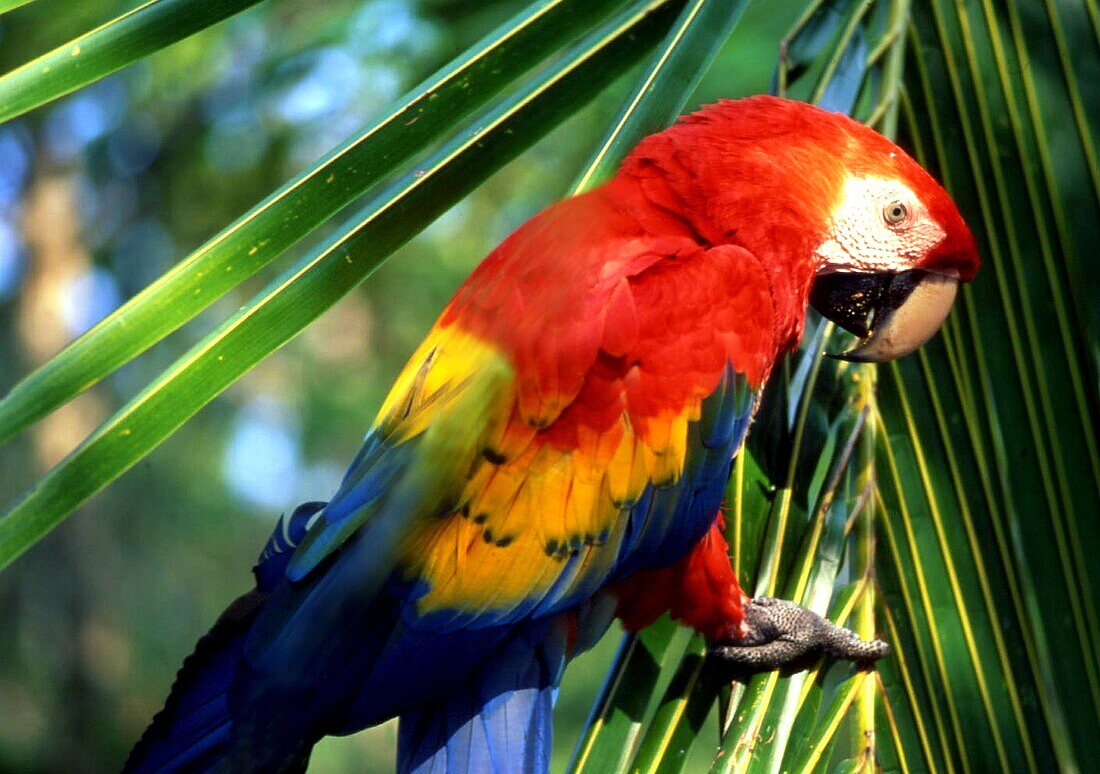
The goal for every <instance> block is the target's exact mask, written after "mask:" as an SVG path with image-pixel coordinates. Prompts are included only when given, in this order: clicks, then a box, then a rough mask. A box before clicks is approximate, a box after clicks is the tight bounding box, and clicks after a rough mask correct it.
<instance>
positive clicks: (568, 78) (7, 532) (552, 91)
mask: <svg viewBox="0 0 1100 774" xmlns="http://www.w3.org/2000/svg"><path fill="white" fill-rule="evenodd" d="M677 10H678V8H677V6H676V4H674V3H670V2H665V1H664V0H653V1H652V2H650V3H642V4H640V5H638V6H631V7H628V8H627V9H625V10H624V11H623V12H622V13H620V14H618V15H617V16H616V17H615V18H613V19H612V20H611V21H610V22H608V23H607V24H605V25H603V26H602V27H601V28H600V29H598V30H597V31H596V32H594V33H592V34H591V35H589V36H588V37H586V38H585V39H583V40H582V41H581V42H579V43H578V44H576V46H574V47H573V48H572V49H571V50H570V51H568V52H566V55H565V56H564V57H563V58H562V59H561V60H560V61H559V62H558V63H557V65H556V66H554V67H552V68H549V69H547V70H546V71H545V72H543V73H541V74H540V75H539V77H538V78H537V79H536V80H535V81H534V82H532V83H530V84H528V85H526V86H525V87H524V88H523V89H521V90H520V91H519V92H518V93H517V94H515V95H514V96H513V97H511V98H509V99H508V100H507V101H506V102H504V104H502V105H500V106H499V107H496V108H495V109H493V110H490V111H489V112H488V113H487V114H486V115H484V116H482V117H481V118H480V119H479V120H478V122H477V123H476V125H475V127H474V128H473V129H472V130H471V131H469V132H466V133H463V134H462V135H461V136H460V137H458V138H456V139H455V140H453V141H452V142H450V143H448V144H447V145H445V146H444V147H443V148H442V149H441V150H440V151H438V152H437V153H436V154H434V155H433V156H432V157H431V158H430V159H429V160H427V161H426V162H424V163H423V164H421V165H419V167H418V168H417V169H416V170H413V171H411V172H409V173H408V174H407V175H404V176H402V177H401V178H399V179H398V180H397V182H395V183H394V184H393V186H392V187H391V188H390V189H389V190H388V191H386V192H384V193H383V194H381V195H380V196H379V197H378V198H377V199H376V200H375V201H373V202H371V203H370V204H368V205H367V206H366V207H365V208H363V210H361V211H360V212H359V213H358V214H357V215H356V216H355V217H353V218H352V219H351V220H350V221H349V222H348V223H347V224H345V226H344V227H342V228H339V229H337V230H336V232H335V234H334V235H333V236H331V237H330V238H329V239H327V240H326V241H325V242H324V243H323V244H322V245H321V246H320V247H319V248H318V249H316V250H315V251H313V252H311V253H310V254H308V255H307V256H306V257H305V258H303V259H302V260H301V261H299V262H298V263H297V264H296V265H295V266H293V267H292V268H291V269H289V270H288V271H287V272H285V273H284V274H283V275H281V276H280V277H278V278H276V279H275V280H274V281H273V282H272V283H271V285H270V286H269V287H268V289H267V290H265V291H264V292H262V293H261V294H259V296H257V297H256V298H255V299H253V301H252V302H250V303H249V304H247V305H245V306H244V307H243V308H242V309H241V310H240V311H239V312H238V313H237V314H235V315H234V316H233V317H232V318H230V319H229V320H228V321H227V322H226V323H224V324H223V325H221V326H220V327H219V328H218V329H216V330H215V331H214V332H212V333H211V334H210V335H209V336H207V338H206V339H204V340H203V341H202V342H200V343H199V344H198V345H196V346H195V347H194V348H193V349H192V350H191V351H190V352H188V353H187V354H185V355H184V356H183V357H181V358H180V359H179V360H178V361H177V362H176V363H175V364H174V365H173V366H172V367H171V368H170V369H169V370H168V371H167V372H165V373H164V374H163V375H162V376H160V377H159V378H158V379H156V380H155V381H154V382H153V383H152V384H151V385H149V387H147V388H146V389H145V390H144V391H143V392H142V393H141V394H139V395H138V396H137V397H135V398H134V399H133V400H132V401H131V402H130V403H128V404H127V405H126V406H124V407H123V408H122V409H121V410H120V411H119V412H118V413H117V414H116V415H115V416H114V417H112V418H111V419H110V420H108V421H107V422H106V423H104V424H103V425H102V426H101V427H100V428H98V429H97V430H96V431H95V432H94V433H93V434H92V435H91V436H90V437H89V438H88V439H86V440H85V441H84V443H82V444H81V445H80V447H79V448H78V449H77V450H76V451H74V452H73V453H72V454H71V455H70V456H69V457H67V458H66V459H65V460H63V461H62V462H61V463H59V464H58V466H57V467H55V468H54V469H53V470H52V471H50V472H49V473H47V474H46V475H45V476H44V477H43V478H42V479H41V480H40V481H39V482H38V483H37V484H36V485H35V487H34V488H32V489H31V490H30V491H28V492H27V493H26V494H25V495H24V497H23V498H22V499H21V500H19V502H17V503H16V504H15V506H14V507H13V508H12V509H11V510H10V511H9V512H8V513H7V515H6V516H4V517H3V519H0V566H3V565H5V564H7V563H8V562H10V561H11V560H12V559H14V558H15V557H16V556H18V555H19V554H20V553H22V552H23V551H25V550H26V549H27V548H28V547H30V546H31V545H32V544H33V543H34V542H35V541H36V540H38V539H39V538H41V537H42V536H43V535H44V534H46V532H48V531H49V530H50V529H51V528H52V527H53V526H54V525H56V524H57V523H58V522H59V521H60V520H62V519H63V518H64V517H65V516H66V515H67V514H68V513H69V512H71V511H72V509H73V508H75V507H76V506H77V505H79V504H80V503H81V502H83V501H84V500H85V499H87V498H88V497H90V496H91V495H92V494H94V493H95V492H96V491H97V490H98V489H100V488H102V487H103V486H106V485H107V484H108V483H110V482H111V481H113V480H114V479H115V478H116V477H117V476H119V475H121V474H122V473H123V472H124V471H125V470H127V469H128V468H129V467H130V466H131V465H133V464H134V463H135V462H137V461H138V460H139V459H141V458H142V457H143V456H144V455H145V454H147V453H148V452H149V451H151V450H152V449H153V448H154V447H155V446H156V445H157V444H159V443H160V442H161V441H163V440H164V438H166V437H167V436H168V435H170V434H171V433H172V432H173V431H174V430H175V429H176V428H177V427H179V426H180V425H181V424H182V423H183V422H184V421H186V420H187V419H188V418H189V417H191V416H192V415H193V414H194V413H195V412H196V411H198V410H199V409H200V408H201V407H202V406H204V405H206V403H208V402H209V401H210V400H211V399H213V398H214V397H215V396H216V395H217V394H218V393H219V392H221V391H222V390H224V389H225V388H226V387H227V386H228V385H229V384H231V383H232V382H233V381H234V380H235V379H236V378H237V377H239V376H240V375H241V374H243V373H244V372H245V371H246V370H248V369H249V368H250V367H252V366H253V365H254V364H255V363H257V362H258V361H259V360H260V359H262V358H263V357H266V356H267V355H268V354H270V353H271V352H272V351H274V350H275V349H277V348H278V347H280V346H282V345H283V344H284V343H286V341H287V340H289V339H290V338H291V337H292V336H294V335H295V334H297V333H298V332H299V331H301V329H302V328H304V327H305V326H306V325H307V324H308V323H309V322H311V321H312V320H313V319H315V318H316V317H317V316H318V315H320V314H321V313H322V312H323V311H324V310H325V309H327V308H329V307H330V306H331V305H332V304H334V303H335V302H336V301H338V300H339V299H340V298H342V297H343V296H344V295H345V294H346V293H347V292H348V291H350V290H351V289H352V288H353V287H355V286H356V285H357V284H358V283H359V282H361V281H362V280H363V279H364V278H365V277H366V276H367V275H368V274H369V273H370V272H371V271H372V270H373V269H374V268H375V267H376V266H377V265H378V264H379V263H381V262H382V260H384V259H385V258H386V257H387V256H388V255H389V254H390V253H391V252H392V251H393V250H394V249H396V248H397V247H399V246H400V245H401V244H403V243H404V242H405V241H406V240H408V239H409V238H411V237H412V236H413V235H414V234H416V233H417V232H418V231H420V230H421V229H422V228H423V227H424V226H426V225H427V224H428V223H430V222H431V221H432V220H433V219H434V218H435V217H437V216H438V215H439V214H441V213H442V212H444V211H445V210H446V209H447V208H448V207H449V206H451V205H452V204H453V203H454V202H455V201H457V200H458V199H460V198H461V197H462V196H464V195H465V194H466V193H467V192H468V191H470V190H471V189H472V188H473V187H474V186H476V185H477V183H478V182H479V181H481V180H483V179H484V178H485V177H487V176H488V175H490V174H491V173H492V172H493V171H495V170H496V169H498V168H499V167H500V166H501V165H503V164H504V163H505V162H506V161H508V160H509V159H511V158H512V157H514V156H515V155H516V154H517V153H519V152H520V151H522V150H523V149H524V148H526V147H527V146H528V145H530V144H531V143H532V142H534V140H535V139H537V137H539V136H541V134H542V133H544V132H546V131H549V129H550V128H551V127H552V126H554V125H555V124H556V123H557V122H558V121H560V120H562V119H563V118H565V117H566V116H567V115H569V114H570V113H572V112H573V111H575V110H576V109H577V108H578V106H579V105H580V104H583V103H584V102H585V101H586V100H587V99H589V98H591V97H592V96H594V95H595V94H596V93H597V92H598V91H599V89H600V85H601V84H604V83H607V82H608V81H610V80H611V79H613V78H614V77H615V76H617V75H619V74H621V73H622V72H623V71H624V70H625V69H626V68H627V67H629V66H630V65H631V64H633V63H634V62H635V61H637V59H639V58H640V57H641V56H642V55H643V54H644V53H645V52H646V51H647V50H648V49H649V47H650V46H652V45H653V44H654V43H655V42H656V41H657V40H658V39H659V38H660V37H661V35H662V34H663V32H664V31H665V30H666V29H667V28H668V25H669V23H670V22H671V19H672V16H673V14H674V13H675V12H676V11H677Z"/></svg>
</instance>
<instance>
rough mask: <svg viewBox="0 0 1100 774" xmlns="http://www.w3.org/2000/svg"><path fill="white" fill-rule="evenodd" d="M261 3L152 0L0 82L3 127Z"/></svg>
mask: <svg viewBox="0 0 1100 774" xmlns="http://www.w3.org/2000/svg"><path fill="white" fill-rule="evenodd" d="M259 2H260V0H151V2H148V3H145V4H144V5H141V6H139V7H138V8H135V9H134V10H132V11H130V12H128V13H125V14H123V15H122V16H119V17H118V18H116V19H112V20H111V21H109V22H107V23H106V24H104V25H103V26H101V27H98V28H96V29H94V30H92V31H91V32H88V33H86V34H84V35H81V36H80V37H78V38H74V39H73V40H70V41H69V42H68V43H64V44H62V45H60V46H58V47H57V48H55V49H53V50H52V51H48V52H46V53H45V54H43V55H42V56H40V57H38V58H37V59H34V60H32V61H30V62H27V63H26V64H25V65H22V66H20V67H18V68H16V69H15V70H12V71H11V72H9V73H7V74H6V75H4V76H3V77H2V78H0V123H2V122H4V121H8V120H10V119H12V118H14V117H16V116H18V115H22V114H23V113H26V112H27V111H28V110H32V109H34V108H36V107H38V106H39V105H42V104H44V103H46V102H49V101H51V100H54V99H57V98H58V97H61V96H63V95H65V94H68V93H69V92H72V91H76V90H77V89H79V88H80V87H82V86H87V85H88V84H89V83H93V82H94V81H98V80H99V79H100V78H103V77H104V76H107V75H110V74H111V73H113V72H116V71H117V70H121V69H122V68H123V67H125V66H126V65H128V64H132V63H133V62H136V61H137V60H138V59H141V58H142V57H144V56H148V55H149V54H152V53H153V52H155V51H159V50H160V49H162V48H167V47H168V46H170V45H172V44H173V43H176V42H178V41H180V40H183V39H184V38H186V37H189V36H191V35H194V34H195V33H196V32H199V31H200V30H204V29H206V28H207V27H211V26H213V25H215V24H217V23H218V22H220V21H223V20H225V19H227V18H229V17H230V16H233V15H234V14H238V13H240V12H241V11H243V10H245V9H247V8H250V7H252V6H254V5H256V4H257V3H259ZM13 7H14V6H13Z"/></svg>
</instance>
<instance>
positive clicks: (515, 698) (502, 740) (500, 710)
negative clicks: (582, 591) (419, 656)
mask: <svg viewBox="0 0 1100 774" xmlns="http://www.w3.org/2000/svg"><path fill="white" fill-rule="evenodd" d="M566 642H567V634H566V625H565V622H564V619H562V618H557V619H552V620H551V621H544V622H541V623H539V624H535V625H532V626H529V627H528V628H527V630H526V631H524V632H523V633H522V634H521V635H520V636H517V637H515V638H512V639H509V640H508V641H507V642H506V643H504V644H503V645H502V646H501V647H500V648H499V649H497V650H496V651H495V652H494V653H493V654H492V656H491V657H490V658H488V659H487V660H486V661H485V663H484V664H483V665H482V667H481V668H479V669H478V670H477V671H475V672H474V673H473V674H472V675H470V676H469V677H468V678H467V679H466V680H464V681H463V682H462V683H460V684H459V685H457V686H456V687H454V688H453V689H452V690H451V691H450V692H449V693H448V694H446V696H444V697H443V698H442V699H441V700H440V701H438V702H435V703H432V704H429V705H425V706H422V707H419V708H417V709H416V710H414V711H412V712H407V713H405V714H404V715H402V716H401V721H400V730H399V732H398V752H397V770H398V772H400V774H428V773H429V772H432V773H433V774H434V773H437V772H448V773H449V772H473V771H477V772H512V771H533V772H545V771H548V770H549V766H550V750H551V733H552V728H553V726H552V712H553V708H554V700H555V698H556V697H557V690H558V683H559V681H560V680H561V673H562V670H563V669H564V667H565V660H566Z"/></svg>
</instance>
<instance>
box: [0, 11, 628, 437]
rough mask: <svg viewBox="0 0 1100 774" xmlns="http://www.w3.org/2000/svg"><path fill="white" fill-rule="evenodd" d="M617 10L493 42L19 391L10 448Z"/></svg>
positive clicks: (550, 18)
mask: <svg viewBox="0 0 1100 774" xmlns="http://www.w3.org/2000/svg"><path fill="white" fill-rule="evenodd" d="M616 5H621V3H607V4H596V3H590V2H587V1H586V0H544V1H543V2H540V3H536V4H534V5H533V6H532V7H531V8H530V9H528V10H527V11H525V12H523V13H521V14H519V15H518V16H517V17H516V18H515V19H513V20H511V21H510V22H508V23H506V24H505V25H504V26H502V27H501V28H500V29H498V30H496V31H495V32H493V33H491V34H490V35H489V36H488V37H486V38H485V39H484V40H483V41H481V42H480V43H478V44H477V45H476V46H474V47H473V48H472V49H470V51H469V52H467V53H465V54H463V55H461V56H459V57H458V58H457V59H456V60H455V61H454V62H452V63H451V64H449V65H448V66H447V67H445V68H443V69H442V70H441V71H440V72H439V73H437V74H435V75H433V76H432V77H430V78H428V79H427V80H426V81H425V82H424V83H423V84H421V85H420V86H418V87H417V88H415V89H413V90H412V91H410V92H409V94H407V95H406V96H405V97H404V98H403V99H402V100H400V101H399V102H398V103H397V104H396V105H394V106H393V107H392V108H391V109H390V110H389V111H387V113H386V115H385V116H384V117H383V118H381V119H380V120H378V121H377V122H375V123H373V124H371V125H370V126H368V127H366V128H364V130H363V131H362V132H360V133H359V134H358V135H356V136H354V137H352V138H351V139H349V140H348V141H347V142H345V143H343V144H342V145H341V146H340V147H338V148H336V149H335V150H333V151H332V152H331V153H329V154H328V155H327V156H326V157H325V158H323V159H321V160H319V161H318V162H317V163H316V164H314V165H313V166H312V167H310V168H309V169H307V170H305V171H304V172H302V173H301V174H299V175H298V176H297V177H295V178H294V179H293V180H291V181H289V182H288V183H287V184H286V185H284V186H282V187H280V188H279V189H278V190H276V191H274V192H273V193H272V194H271V195H270V196H268V197H267V198H266V199H264V200H263V201H262V202H260V203H259V204H257V205H256V206H255V207H254V208H252V210H250V211H249V212H247V213H246V214H245V215H243V216H242V217H241V218H240V219H238V220H237V221H236V222H235V223H232V224H231V225H229V226H228V227H226V228H225V229H224V230H223V231H222V232H221V233H219V234H217V235H216V236H214V237H213V238H212V239H210V240H209V241H208V242H207V243H206V244H204V245H202V246H201V247H200V248H198V249H197V250H196V251H195V252H193V253H192V254H191V255H190V256H188V257H187V258H186V259H184V260H183V261H182V262H181V263H180V264H178V265H177V266H175V267H174V268H173V269H172V270H171V271H169V272H168V273H166V274H165V275H164V276H163V277H161V278H160V279H159V280H157V281H156V282H154V283H153V284H152V285H150V286H149V287H148V288H146V289H145V290H143V291H142V292H141V293H139V294H138V295H137V296H135V297H134V298H132V299H130V300H129V301H128V302H127V303H125V304H124V305H123V306H122V307H120V308H119V309H117V310H116V311H115V312H114V313H112V314H111V315H109V316H108V317H107V318H106V319H104V320H103V321H102V322H100V323H99V324H98V325H96V326H95V327H94V328H92V329H91V330H90V331H88V332H87V333H86V334H84V335H83V336H81V337H80V338H79V339H77V340H76V341H74V342H73V343H72V344H70V345H69V346H68V347H66V348H65V349H64V350H63V351H62V352H60V353H59V354H58V355H56V356H55V357H53V358H51V359H50V360H49V361H48V362H47V363H46V364H44V365H43V366H42V367H41V368H39V369H38V370H37V371H35V372H34V373H32V374H31V375H29V376H28V377H27V378H26V379H24V380H23V381H21V382H20V383H19V384H17V385H16V386H15V387H14V388H13V389H12V390H11V391H10V392H9V393H8V394H7V395H6V396H4V398H3V399H2V400H0V443H2V442H3V441H4V440H5V439H7V438H9V437H10V436H11V435H13V434H14V433H16V432H17V431H19V430H20V429H21V428H23V427H26V426H27V425H29V424H31V423H33V422H35V421H36V420H38V419H39V418H40V417H42V416H44V415H45V414H47V413H49V412H50V411H52V410H53V409H55V408H57V407H58V406H59V405H61V404H62V403H65V402H66V401H68V400H71V399H72V398H73V397H75V396H76V395H77V394H78V393H80V392H81V391H83V390H85V389H87V388H88V387H90V386H91V385H93V384H95V383H96V382H97V381H98V380H99V379H101V378H102V377H104V376H105V375H107V374H108V373H110V372H112V371H113V370H114V369H116V368H118V367H119V366H120V365H122V364H123V363H125V362H127V361H128V360H130V359H132V358H134V357H136V356H137V355H139V354H141V353H142V352H143V351H144V350H146V349H147V348H148V347H150V346H152V345H153V344H155V343H156V342H157V341H159V340H160V339H162V338H163V337H164V336H166V335H168V334H169V333H171V332H172V331H174V330H176V329H177V328H179V327H180V326H181V325H183V324H184V323H186V322H187V321H188V320H190V319H192V318H193V317H194V316H195V315H197V314H199V313H200V312H201V311H203V310H204V309H206V308H207V307H208V306H210V305H211V304H212V303H214V302H215V301H216V300H217V299H218V298H220V297H221V296H223V295H224V294H225V293H227V292H228V291H229V290H231V289H232V288H234V287H236V286H237V285H238V284H240V283H241V282H243V281H244V280H245V279H247V278H248V277H250V276H252V275H253V274H255V273H256V272H258V271H260V270H261V269H262V268H263V267H264V266H266V265H267V264H269V263H270V262H271V261H273V260H274V259H275V258H277V257H278V256H279V255H280V254H282V253H283V252H284V251H285V250H286V249H288V248H289V247H291V246H292V245H294V244H295V243H297V242H298V241H299V240H301V239H303V238H304V237H306V236H307V235H308V234H310V233H311V232H313V231H314V230H315V229H316V228H317V227H318V226H320V225H321V224H322V223H324V222H325V221H326V220H328V219H329V218H331V217H332V216H334V215H335V214H336V213H337V212H339V211H340V210H341V209H342V208H344V207H345V206H346V205H348V204H349V203H351V202H352V201H354V200H355V199H357V198H359V197H360V196H362V195H363V194H364V193H365V192H367V191H368V190H370V189H371V187H372V186H374V185H376V184H377V183H379V182H380V181H382V180H384V179H385V178H386V176H387V175H389V174H390V173H392V172H393V171H394V170H396V169H399V168H400V167H401V166H402V165H404V164H406V163H408V162H409V161H410V160H412V159H413V158H415V157H416V156H417V154H420V153H422V152H423V151H425V150H426V149H427V148H428V147H430V146H431V145H433V144H435V143H437V142H438V141H439V139H440V138H441V137H442V136H445V135H446V134H447V133H448V132H450V131H451V130H452V129H453V128H454V127H455V126H456V125H457V124H459V123H460V122H461V121H462V120H463V119H464V118H466V117H467V116H469V115H470V114H471V113H472V112H474V111H475V110H476V109H478V108H480V107H481V106H483V105H485V104H486V103H487V102H488V101H489V100H491V99H492V98H493V97H495V96H496V95H498V94H499V93H500V92H501V91H502V90H504V89H505V88H506V87H508V86H509V85H510V84H511V83H512V82H514V81H515V80H516V78H518V77H519V76H521V75H522V74H523V73H525V72H527V71H528V70H530V69H531V68H532V67H534V66H535V65H536V64H538V63H539V62H541V61H542V60H544V59H546V58H547V57H548V56H550V55H552V54H554V53H555V52H557V51H559V50H560V49H561V48H562V47H563V46H565V45H566V44H568V43H569V42H570V41H572V40H575V39H576V37H577V35H578V34H579V33H581V32H583V31H585V30H590V29H592V28H593V27H594V26H595V25H596V24H597V23H598V22H600V21H601V20H604V19H606V18H607V17H608V16H609V15H610V13H611V12H612V11H613V10H614V9H615V7H616ZM2 84H3V79H0V90H2ZM0 93H2V92H0Z"/></svg>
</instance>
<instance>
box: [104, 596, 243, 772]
mask: <svg viewBox="0 0 1100 774" xmlns="http://www.w3.org/2000/svg"><path fill="white" fill-rule="evenodd" d="M262 603H263V595H262V594H260V593H259V592H258V591H252V592H249V593H248V594H245V595H244V596H243V597H241V598H239V599H238V600H237V601H236V602H234V603H233V604H232V605H230V606H229V609H228V610H226V611H225V613H223V614H222V616H221V618H219V619H218V622H217V623H216V624H214V628H213V629H211V630H210V632H209V633H208V634H207V635H206V636H205V637H203V638H202V639H201V640H199V642H198V644H197V645H196V646H195V652H194V653H193V654H192V655H190V656H189V657H188V658H187V659H186V660H185V661H184V662H183V666H182V667H181V668H180V671H179V674H178V675H177V677H176V682H175V685H173V686H172V691H171V693H170V694H169V696H168V701H167V702H166V703H165V706H164V709H163V710H161V711H160V712H159V713H157V716H156V717H155V718H153V722H152V723H151V724H150V725H149V728H148V729H147V730H146V731H145V734H144V735H143V736H142V737H141V740H140V741H139V742H138V743H137V745H136V746H135V747H134V749H133V751H132V752H131V753H130V757H129V758H128V759H127V761H126V764H125V766H124V768H123V770H124V771H127V772H145V771H158V772H160V771H188V770H190V771H194V770H201V769H205V768H208V767H209V765H208V764H209V762H210V761H211V760H212V759H216V758H217V756H218V751H219V750H221V749H223V748H224V747H225V745H226V744H227V742H228V741H229V739H230V714H229V689H230V686H231V685H232V683H233V680H234V678H235V677H236V674H237V666H238V664H239V663H240V658H241V653H242V651H243V650H244V640H245V637H246V636H247V635H248V631H249V629H250V627H251V625H252V621H253V619H254V618H255V616H256V612H257V610H258V609H259V607H260V605H261V604H262Z"/></svg>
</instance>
